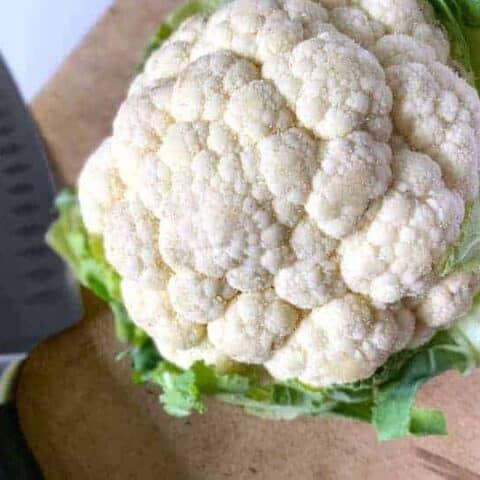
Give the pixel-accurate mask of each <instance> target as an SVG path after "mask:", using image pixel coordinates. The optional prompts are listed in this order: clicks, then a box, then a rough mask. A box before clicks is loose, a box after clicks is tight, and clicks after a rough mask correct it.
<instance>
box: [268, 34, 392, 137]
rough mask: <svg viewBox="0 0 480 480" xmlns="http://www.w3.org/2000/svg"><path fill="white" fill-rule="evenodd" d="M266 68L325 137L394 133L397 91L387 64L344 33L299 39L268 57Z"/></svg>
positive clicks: (307, 121)
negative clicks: (388, 76) (389, 84)
mask: <svg viewBox="0 0 480 480" xmlns="http://www.w3.org/2000/svg"><path fill="white" fill-rule="evenodd" d="M262 72H263V75H264V76H266V77H267V78H271V80H272V81H273V82H274V83H275V86H276V87H277V88H278V89H279V91H280V92H281V93H282V94H283V95H284V96H285V98H286V99H287V100H288V103H289V106H290V108H292V109H293V110H294V111H296V113H297V117H298V119H299V120H300V121H301V122H302V123H303V124H304V125H305V126H306V127H308V128H309V129H311V130H313V131H314V132H315V133H316V134H317V135H318V136H319V137H320V138H324V139H333V138H337V137H342V136H344V135H346V134H348V133H351V132H353V131H355V130H361V129H366V130H368V131H370V132H371V133H372V135H373V136H374V137H375V138H376V139H378V140H381V141H386V140H388V139H389V138H390V133H391V121H390V118H389V114H390V110H391V107H392V95H391V92H390V89H389V88H388V87H387V85H386V82H385V74H384V72H383V69H382V68H381V66H380V64H379V63H378V61H377V59H376V58H375V57H374V56H373V55H372V54H371V53H369V52H368V51H366V50H364V49H363V48H361V47H360V46H359V45H357V44H356V43H355V42H353V41H352V40H351V39H349V38H348V37H346V36H345V35H342V34H340V33H338V32H334V31H331V32H330V31H326V32H323V33H320V34H319V35H318V36H317V37H315V38H312V39H310V40H306V41H304V42H301V43H299V44H298V45H297V46H296V47H295V48H294V49H293V50H292V51H291V53H289V54H288V55H287V56H285V58H282V57H280V58H278V57H275V58H273V59H271V60H270V61H269V62H267V63H265V64H264V67H263V70H262Z"/></svg>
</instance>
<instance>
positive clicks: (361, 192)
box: [306, 132, 392, 238]
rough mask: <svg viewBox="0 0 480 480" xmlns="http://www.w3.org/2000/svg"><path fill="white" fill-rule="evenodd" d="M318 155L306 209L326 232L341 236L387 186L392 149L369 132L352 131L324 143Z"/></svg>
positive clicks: (355, 223) (390, 175)
mask: <svg viewBox="0 0 480 480" xmlns="http://www.w3.org/2000/svg"><path fill="white" fill-rule="evenodd" d="M319 157H320V159H321V169H319V171H318V172H317V173H316V175H315V177H314V178H313V182H312V192H311V193H310V196H309V198H308V202H307V204H306V210H307V212H308V214H309V215H310V217H311V218H312V219H313V220H314V221H315V222H316V223H317V226H318V228H320V229H321V230H322V231H323V232H324V233H325V234H327V235H330V236H332V237H335V238H342V237H344V236H345V235H347V234H349V233H352V232H353V231H355V229H356V227H357V224H358V223H359V221H360V220H361V219H362V216H363V215H364V213H365V211H366V210H367V208H368V206H369V205H370V203H371V202H372V201H373V200H376V199H377V198H379V197H380V196H381V195H383V194H384V193H385V192H386V190H387V188H388V187H389V185H390V182H391V178H392V172H391V168H390V163H391V158H392V153H391V150H390V147H389V146H388V145H387V144H385V143H379V142H376V141H375V140H374V139H373V138H372V137H371V136H370V135H369V134H368V133H366V132H354V133H352V134H350V135H348V136H346V137H345V138H341V139H337V140H331V141H330V142H328V143H327V144H325V145H324V146H323V147H322V148H321V150H320V154H319Z"/></svg>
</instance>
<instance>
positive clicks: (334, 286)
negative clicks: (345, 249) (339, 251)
mask: <svg viewBox="0 0 480 480" xmlns="http://www.w3.org/2000/svg"><path fill="white" fill-rule="evenodd" d="M274 285H275V291H276V292H277V294H278V296H279V297H281V298H283V299H284V300H287V301H288V302H290V303H291V304H293V305H295V306H297V307H299V308H303V309H311V308H315V307H320V306H321V305H324V304H325V303H327V302H328V301H330V300H332V299H333V298H337V297H340V296H342V295H343V294H345V292H346V286H345V284H344V282H343V280H342V277H341V275H340V271H339V268H338V264H337V262H335V261H333V260H328V259H326V260H324V261H323V262H321V263H315V262H311V261H308V260H300V261H298V262H295V263H294V264H293V265H291V266H288V267H285V268H282V269H281V270H280V271H279V272H278V273H277V275H276V276H275V283H274Z"/></svg>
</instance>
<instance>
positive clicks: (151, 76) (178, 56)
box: [143, 15, 207, 85]
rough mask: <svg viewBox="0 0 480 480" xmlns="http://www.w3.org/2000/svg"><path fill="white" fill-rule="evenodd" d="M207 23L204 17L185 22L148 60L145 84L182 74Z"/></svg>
mask: <svg viewBox="0 0 480 480" xmlns="http://www.w3.org/2000/svg"><path fill="white" fill-rule="evenodd" d="M206 22H207V17H206V16H204V15H194V16H192V17H190V18H188V19H187V20H185V22H183V23H182V24H181V25H180V27H179V28H178V29H177V30H176V31H175V32H174V33H173V34H172V35H171V36H170V37H169V38H168V40H167V41H166V42H165V43H164V44H163V46H162V48H159V49H158V50H156V51H155V52H153V53H152V55H151V56H150V58H149V59H148V61H147V63H146V64H145V68H144V73H143V76H144V77H145V78H144V80H143V82H144V84H146V85H152V84H153V83H155V81H157V80H159V79H161V78H173V77H176V76H177V75H178V74H179V73H180V72H182V70H183V69H184V68H186V67H187V66H188V64H189V63H190V57H191V52H192V48H193V47H194V45H195V42H196V41H197V40H198V38H199V37H200V35H201V34H202V32H203V30H204V28H205V24H206Z"/></svg>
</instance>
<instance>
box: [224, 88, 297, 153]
mask: <svg viewBox="0 0 480 480" xmlns="http://www.w3.org/2000/svg"><path fill="white" fill-rule="evenodd" d="M224 119H225V123H226V124H227V125H228V126H229V127H230V128H231V129H232V131H233V132H235V133H236V134H237V135H238V136H239V138H240V142H241V143H242V144H246V145H249V144H256V143H258V142H260V141H261V140H262V139H264V138H265V137H266V136H268V135H272V134H276V133H278V132H281V131H284V130H287V129H288V128H290V127H292V126H294V116H293V114H292V112H291V111H290V110H289V109H288V108H287V106H286V104H285V102H284V100H283V98H282V96H281V95H280V94H279V93H278V91H277V90H276V88H275V87H274V86H273V85H272V83H270V82H268V81H265V80H258V81H255V82H251V83H249V84H248V85H245V86H244V87H242V88H240V89H238V90H236V91H235V92H234V93H233V94H232V96H231V98H230V100H229V102H228V104H227V108H226V111H225V117H224Z"/></svg>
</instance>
